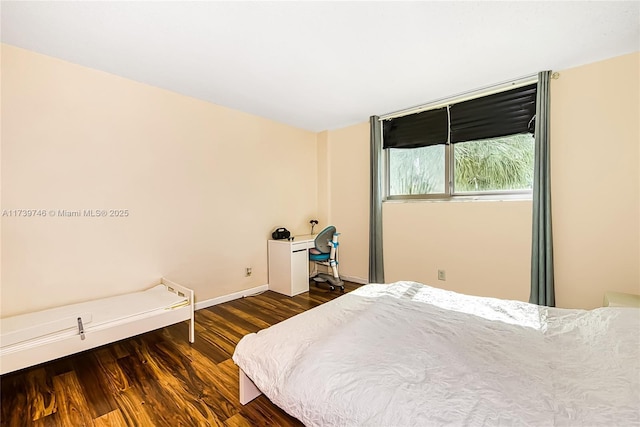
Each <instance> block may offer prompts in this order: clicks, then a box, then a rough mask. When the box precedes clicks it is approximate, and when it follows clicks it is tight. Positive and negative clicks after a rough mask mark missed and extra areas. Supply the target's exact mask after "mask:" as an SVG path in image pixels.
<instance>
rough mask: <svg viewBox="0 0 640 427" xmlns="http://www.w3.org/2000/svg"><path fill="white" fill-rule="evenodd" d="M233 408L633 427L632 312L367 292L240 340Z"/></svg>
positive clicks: (381, 422) (402, 286) (418, 421)
mask: <svg viewBox="0 0 640 427" xmlns="http://www.w3.org/2000/svg"><path fill="white" fill-rule="evenodd" d="M233 360H234V361H235V363H236V364H237V365H238V366H239V367H240V389H241V390H240V399H241V403H243V404H245V403H247V402H248V401H249V400H251V399H252V398H254V397H256V396H258V395H259V394H260V393H264V394H265V395H266V396H267V397H268V398H269V399H270V400H271V401H272V402H273V403H275V404H276V405H278V406H280V407H281V408H282V409H284V410H285V411H286V412H288V413H289V414H290V415H292V416H294V417H296V418H298V419H299V420H300V421H302V422H303V423H304V424H305V425H307V426H352V425H371V426H409V425H502V424H507V425H513V424H517V425H533V426H550V425H590V426H591V425H607V426H612V425H618V426H622V425H640V309H638V308H612V307H606V308H599V309H595V310H590V311H585V310H569V309H557V308H547V307H539V306H537V305H533V304H528V303H524V302H518V301H506V300H498V299H493V298H481V297H473V296H467V295H461V294H457V293H454V292H450V291H445V290H441V289H437V288H432V287H429V286H426V285H423V284H420V283H415V282H397V283H393V284H389V285H385V284H370V285H366V286H362V287H360V288H359V289H358V290H356V291H353V292H351V293H349V294H347V295H344V296H342V297H340V298H337V299H335V300H333V301H331V302H328V303H325V304H323V305H321V306H319V307H316V308H314V309H312V310H309V311H306V312H304V313H302V314H299V315H297V316H295V317H293V318H291V319H288V320H285V321H283V322H281V323H278V324H276V325H274V326H272V327H270V328H268V329H265V330H262V331H259V332H258V333H257V334H249V335H247V336H245V337H243V338H242V340H241V341H240V342H239V343H238V345H237V347H236V350H235V353H234V355H233Z"/></svg>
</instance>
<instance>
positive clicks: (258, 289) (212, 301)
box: [195, 285, 269, 310]
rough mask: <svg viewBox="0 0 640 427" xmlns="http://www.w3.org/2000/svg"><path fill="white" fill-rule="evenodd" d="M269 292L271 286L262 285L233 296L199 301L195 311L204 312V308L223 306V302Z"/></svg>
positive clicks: (235, 293)
mask: <svg viewBox="0 0 640 427" xmlns="http://www.w3.org/2000/svg"><path fill="white" fill-rule="evenodd" d="M267 290H269V285H260V286H256V287H255V288H250V289H245V290H242V291H238V292H234V293H232V294H228V295H222V296H220V297H215V298H211V299H207V300H204V301H199V302H197V303H196V306H195V309H196V310H202V309H203V308H207V307H212V306H214V305H218V304H222V303H223V302H229V301H233V300H234V299H240V298H244V297H246V296H249V295H253V294H257V293H259V292H264V291H267Z"/></svg>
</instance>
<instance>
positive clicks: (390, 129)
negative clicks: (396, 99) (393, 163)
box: [383, 107, 449, 148]
mask: <svg viewBox="0 0 640 427" xmlns="http://www.w3.org/2000/svg"><path fill="white" fill-rule="evenodd" d="M448 139H449V117H448V114H447V107H444V108H438V109H435V110H427V111H423V112H421V113H416V114H409V115H407V116H402V117H398V118H395V119H391V120H385V121H384V123H383V148H418V147H426V146H429V145H437V144H446V143H447V140H448Z"/></svg>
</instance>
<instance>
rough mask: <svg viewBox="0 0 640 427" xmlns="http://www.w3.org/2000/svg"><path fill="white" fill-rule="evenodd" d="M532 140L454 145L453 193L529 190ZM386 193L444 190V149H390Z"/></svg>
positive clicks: (515, 138)
mask: <svg viewBox="0 0 640 427" xmlns="http://www.w3.org/2000/svg"><path fill="white" fill-rule="evenodd" d="M533 147H534V140H533V137H532V136H531V135H529V134H521V135H511V136H508V137H502V138H492V139H486V140H480V141H470V142H463V143H458V144H455V145H454V147H453V148H454V164H455V166H454V171H455V172H454V175H455V191H456V192H477V191H500V190H514V189H528V188H532V183H533V157H534V148H533ZM389 172H390V176H391V179H390V194H391V195H400V194H402V195H410V194H432V193H444V190H445V178H446V177H445V147H444V146H442V145H437V146H431V147H422V148H415V149H408V150H403V149H391V151H390V156H389Z"/></svg>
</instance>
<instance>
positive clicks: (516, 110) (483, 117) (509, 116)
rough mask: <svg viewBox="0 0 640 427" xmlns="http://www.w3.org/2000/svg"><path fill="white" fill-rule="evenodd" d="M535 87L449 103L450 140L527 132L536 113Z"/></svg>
mask: <svg viewBox="0 0 640 427" xmlns="http://www.w3.org/2000/svg"><path fill="white" fill-rule="evenodd" d="M536 88H537V84H535V83H534V84H532V85H528V86H523V87H519V88H517V89H512V90H507V91H505V92H499V93H494V94H493V95H488V96H483V97H481V98H475V99H471V100H469V101H464V102H461V103H459V104H453V105H451V106H450V107H449V108H450V110H449V111H450V114H451V142H452V143H456V142H463V141H475V140H478V139H485V138H497V137H499V136H506V135H514V134H518V133H526V132H529V125H530V123H531V122H532V120H533V117H534V116H535V114H536Z"/></svg>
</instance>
